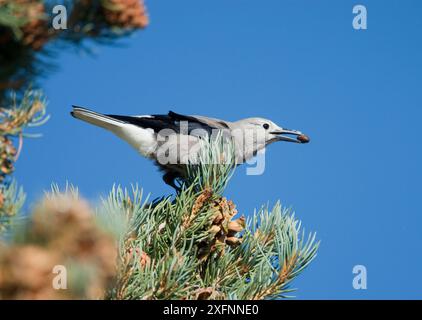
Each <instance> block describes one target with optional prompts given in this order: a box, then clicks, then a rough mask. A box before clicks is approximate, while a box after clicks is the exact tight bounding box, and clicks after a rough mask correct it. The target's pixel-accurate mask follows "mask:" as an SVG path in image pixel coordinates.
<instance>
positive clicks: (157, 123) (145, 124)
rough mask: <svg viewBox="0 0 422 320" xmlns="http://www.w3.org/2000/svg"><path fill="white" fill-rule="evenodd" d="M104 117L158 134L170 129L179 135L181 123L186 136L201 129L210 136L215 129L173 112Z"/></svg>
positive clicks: (195, 119) (198, 120)
mask: <svg viewBox="0 0 422 320" xmlns="http://www.w3.org/2000/svg"><path fill="white" fill-rule="evenodd" d="M106 116H108V117H110V118H114V119H117V120H120V121H124V122H126V123H130V124H133V125H135V126H138V127H142V128H145V129H146V128H151V129H153V130H154V132H159V131H160V130H163V129H171V130H173V131H175V132H176V133H180V122H182V121H183V122H186V125H187V130H188V134H190V133H191V132H192V130H195V129H202V130H205V131H206V132H207V133H208V134H209V135H211V133H212V130H213V129H216V128H217V127H212V126H211V125H210V124H207V123H205V122H203V121H201V120H200V119H198V118H195V117H192V116H186V115H182V114H178V113H175V112H173V111H169V113H168V114H165V115H163V114H156V115H151V116H148V117H134V116H119V115H114V114H107V115H106Z"/></svg>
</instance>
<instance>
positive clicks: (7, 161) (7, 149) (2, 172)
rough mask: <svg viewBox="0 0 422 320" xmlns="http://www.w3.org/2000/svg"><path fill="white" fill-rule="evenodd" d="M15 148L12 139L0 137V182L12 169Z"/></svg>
mask: <svg viewBox="0 0 422 320" xmlns="http://www.w3.org/2000/svg"><path fill="white" fill-rule="evenodd" d="M15 157H16V149H15V146H14V145H13V143H12V141H11V140H10V139H9V138H7V137H5V136H1V137H0V183H1V182H3V181H4V179H5V178H6V175H8V174H11V173H12V172H13V170H14V166H13V164H14V162H15Z"/></svg>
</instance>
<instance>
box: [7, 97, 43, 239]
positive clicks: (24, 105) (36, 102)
mask: <svg viewBox="0 0 422 320" xmlns="http://www.w3.org/2000/svg"><path fill="white" fill-rule="evenodd" d="M12 101H13V104H12V106H8V107H7V108H0V233H1V232H2V231H4V230H6V227H7V225H9V224H10V222H11V219H12V218H13V217H15V216H16V215H17V214H18V213H19V211H20V209H21V208H22V206H23V202H24V199H25V195H24V193H23V191H22V188H18V187H17V184H16V182H15V181H11V179H10V178H9V177H10V175H11V174H12V173H13V171H14V163H15V162H16V160H17V159H18V157H19V154H20V152H21V149H22V144H23V138H24V137H28V136H30V135H27V134H25V133H24V130H25V129H26V128H29V127H36V126H40V125H42V124H44V123H45V122H46V121H47V120H48V116H46V115H45V105H46V103H45V100H44V99H43V97H42V94H41V93H40V92H38V91H31V90H27V91H26V92H25V93H24V95H23V97H22V98H20V99H18V98H17V97H16V96H14V97H13V98H12ZM13 138H17V139H18V147H17V148H16V147H15V146H14V144H13Z"/></svg>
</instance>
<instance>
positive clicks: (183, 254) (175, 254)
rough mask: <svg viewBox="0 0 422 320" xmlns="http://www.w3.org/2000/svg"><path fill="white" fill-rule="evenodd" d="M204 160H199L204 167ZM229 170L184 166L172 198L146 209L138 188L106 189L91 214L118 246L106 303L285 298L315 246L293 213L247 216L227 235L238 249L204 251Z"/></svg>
mask: <svg viewBox="0 0 422 320" xmlns="http://www.w3.org/2000/svg"><path fill="white" fill-rule="evenodd" d="M218 145H219V144H218V143H215V144H211V148H208V149H207V150H208V151H207V152H209V154H208V156H210V157H212V158H213V159H215V158H218V157H220V156H221V152H220V151H219V146H218ZM216 146H217V147H216ZM207 152H206V153H207ZM206 153H202V161H203V162H204V163H205V161H204V158H203V156H204V155H205V156H206ZM200 157H201V156H200ZM225 157H227V153H225ZM229 158H230V157H229ZM231 159H233V158H231ZM233 168H234V163H233V162H232V161H228V162H227V163H225V164H223V165H215V164H192V165H190V166H189V169H188V170H187V171H188V174H187V177H186V179H184V181H183V182H182V188H181V190H180V191H179V193H178V194H177V195H176V196H175V197H171V196H169V197H164V198H160V199H157V200H155V201H152V202H148V199H145V200H143V199H142V191H140V190H139V188H138V187H134V188H133V189H132V192H128V191H127V190H124V189H122V188H121V187H115V188H113V189H112V191H111V193H110V195H109V196H108V198H107V199H104V200H103V204H102V206H101V208H100V209H99V210H98V215H99V217H100V218H101V220H102V221H104V222H105V223H107V224H108V226H109V228H110V230H113V231H114V232H115V234H117V235H118V239H119V261H118V276H117V283H116V286H115V287H113V288H112V289H111V290H110V292H109V293H108V298H110V299H278V298H282V297H287V296H288V294H289V292H291V291H292V289H291V287H290V284H291V281H292V280H293V279H294V278H296V277H297V276H298V275H299V274H300V273H301V272H302V271H303V270H304V269H305V268H306V267H307V266H308V265H309V263H310V262H311V261H312V260H313V259H314V258H315V256H316V254H317V249H318V246H319V243H318V242H316V240H315V234H313V233H311V234H306V233H305V232H304V231H303V230H302V228H301V223H300V222H299V221H298V220H297V219H296V218H295V216H294V214H293V212H292V211H291V210H290V209H285V208H283V207H282V206H281V204H280V203H279V202H278V203H276V204H275V206H274V207H273V208H269V207H267V206H264V207H261V209H260V210H258V211H256V212H255V213H253V214H252V215H250V216H249V217H248V219H247V221H246V224H245V227H244V229H243V230H242V231H240V232H238V233H236V234H235V237H236V238H237V239H239V241H238V243H235V244H233V243H228V242H227V241H226V243H224V242H223V243H216V242H214V246H207V243H210V242H211V243H213V242H212V239H213V238H215V237H216V234H215V230H214V229H213V219H214V217H215V207H213V203H215V202H216V201H217V202H218V201H221V200H222V199H224V198H222V193H223V191H224V187H225V186H226V185H227V183H228V182H229V179H230V177H231V174H232V171H233ZM204 194H208V196H209V197H208V198H207V199H206V200H205V201H204V198H203V197H202V198H201V196H203V195H204ZM198 199H199V200H200V202H202V203H201V205H198ZM201 199H202V200H201ZM220 232H223V231H220ZM204 250H205V251H206V253H205V254H204Z"/></svg>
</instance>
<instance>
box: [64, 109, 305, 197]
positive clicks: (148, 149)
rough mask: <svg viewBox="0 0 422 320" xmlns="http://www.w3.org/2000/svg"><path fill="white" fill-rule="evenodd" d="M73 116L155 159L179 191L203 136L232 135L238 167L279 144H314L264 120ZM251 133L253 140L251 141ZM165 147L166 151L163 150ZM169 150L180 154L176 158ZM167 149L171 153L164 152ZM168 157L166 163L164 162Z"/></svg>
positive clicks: (89, 113) (75, 113)
mask: <svg viewBox="0 0 422 320" xmlns="http://www.w3.org/2000/svg"><path fill="white" fill-rule="evenodd" d="M71 115H72V116H73V117H75V118H77V119H80V120H83V121H85V122H88V123H90V124H93V125H96V126H99V127H101V128H104V129H107V130H109V131H111V132H113V133H114V134H115V135H117V136H118V137H120V138H121V139H123V140H125V141H126V142H128V143H129V144H130V145H131V146H132V147H134V148H135V149H136V150H137V151H138V152H139V153H140V154H141V155H143V156H144V157H146V158H149V159H152V160H154V161H155V163H156V164H157V165H158V167H159V168H160V169H162V171H163V172H164V175H163V180H164V182H165V183H166V184H168V185H170V186H172V187H174V188H176V189H177V188H178V187H177V186H176V184H175V180H176V179H178V178H183V174H184V172H185V171H184V168H185V165H186V163H187V160H186V159H187V158H189V157H186V155H188V154H189V152H190V150H191V149H192V148H193V146H194V145H195V144H197V143H198V140H199V139H201V137H204V136H211V135H212V134H215V132H223V133H226V134H227V133H228V134H229V135H230V136H231V137H232V138H233V141H234V145H235V153H236V160H237V164H240V163H243V162H245V161H247V160H249V159H251V158H252V157H253V156H255V155H256V154H257V153H258V152H259V151H260V150H262V149H264V148H265V147H266V146H267V145H269V144H271V143H273V142H276V141H288V142H296V143H308V142H309V141H310V140H309V138H308V137H307V136H306V135H304V134H303V133H302V132H300V131H297V130H290V129H285V128H282V127H280V126H278V125H276V124H275V123H274V122H272V121H270V120H267V119H263V118H247V119H242V120H238V121H235V122H230V121H225V120H220V119H215V118H209V117H204V116H196V115H193V116H189V115H182V114H177V113H175V112H172V111H169V113H168V114H165V115H140V116H124V115H111V114H107V115H106V114H101V113H97V112H94V111H91V110H88V109H86V108H82V107H78V106H73V110H72V112H71ZM248 132H249V133H250V134H249V136H251V137H252V138H251V139H248V138H247V135H246V133H248ZM257 133H258V134H257ZM183 139H184V140H183ZM181 141H185V142H186V143H181ZM164 146H166V148H163V147H164ZM169 149H170V151H171V150H177V152H175V154H174V155H172V154H171V152H169ZM163 150H167V151H166V152H164V153H163ZM164 154H165V155H166V157H165V159H166V161H162V158H163V155H164Z"/></svg>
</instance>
